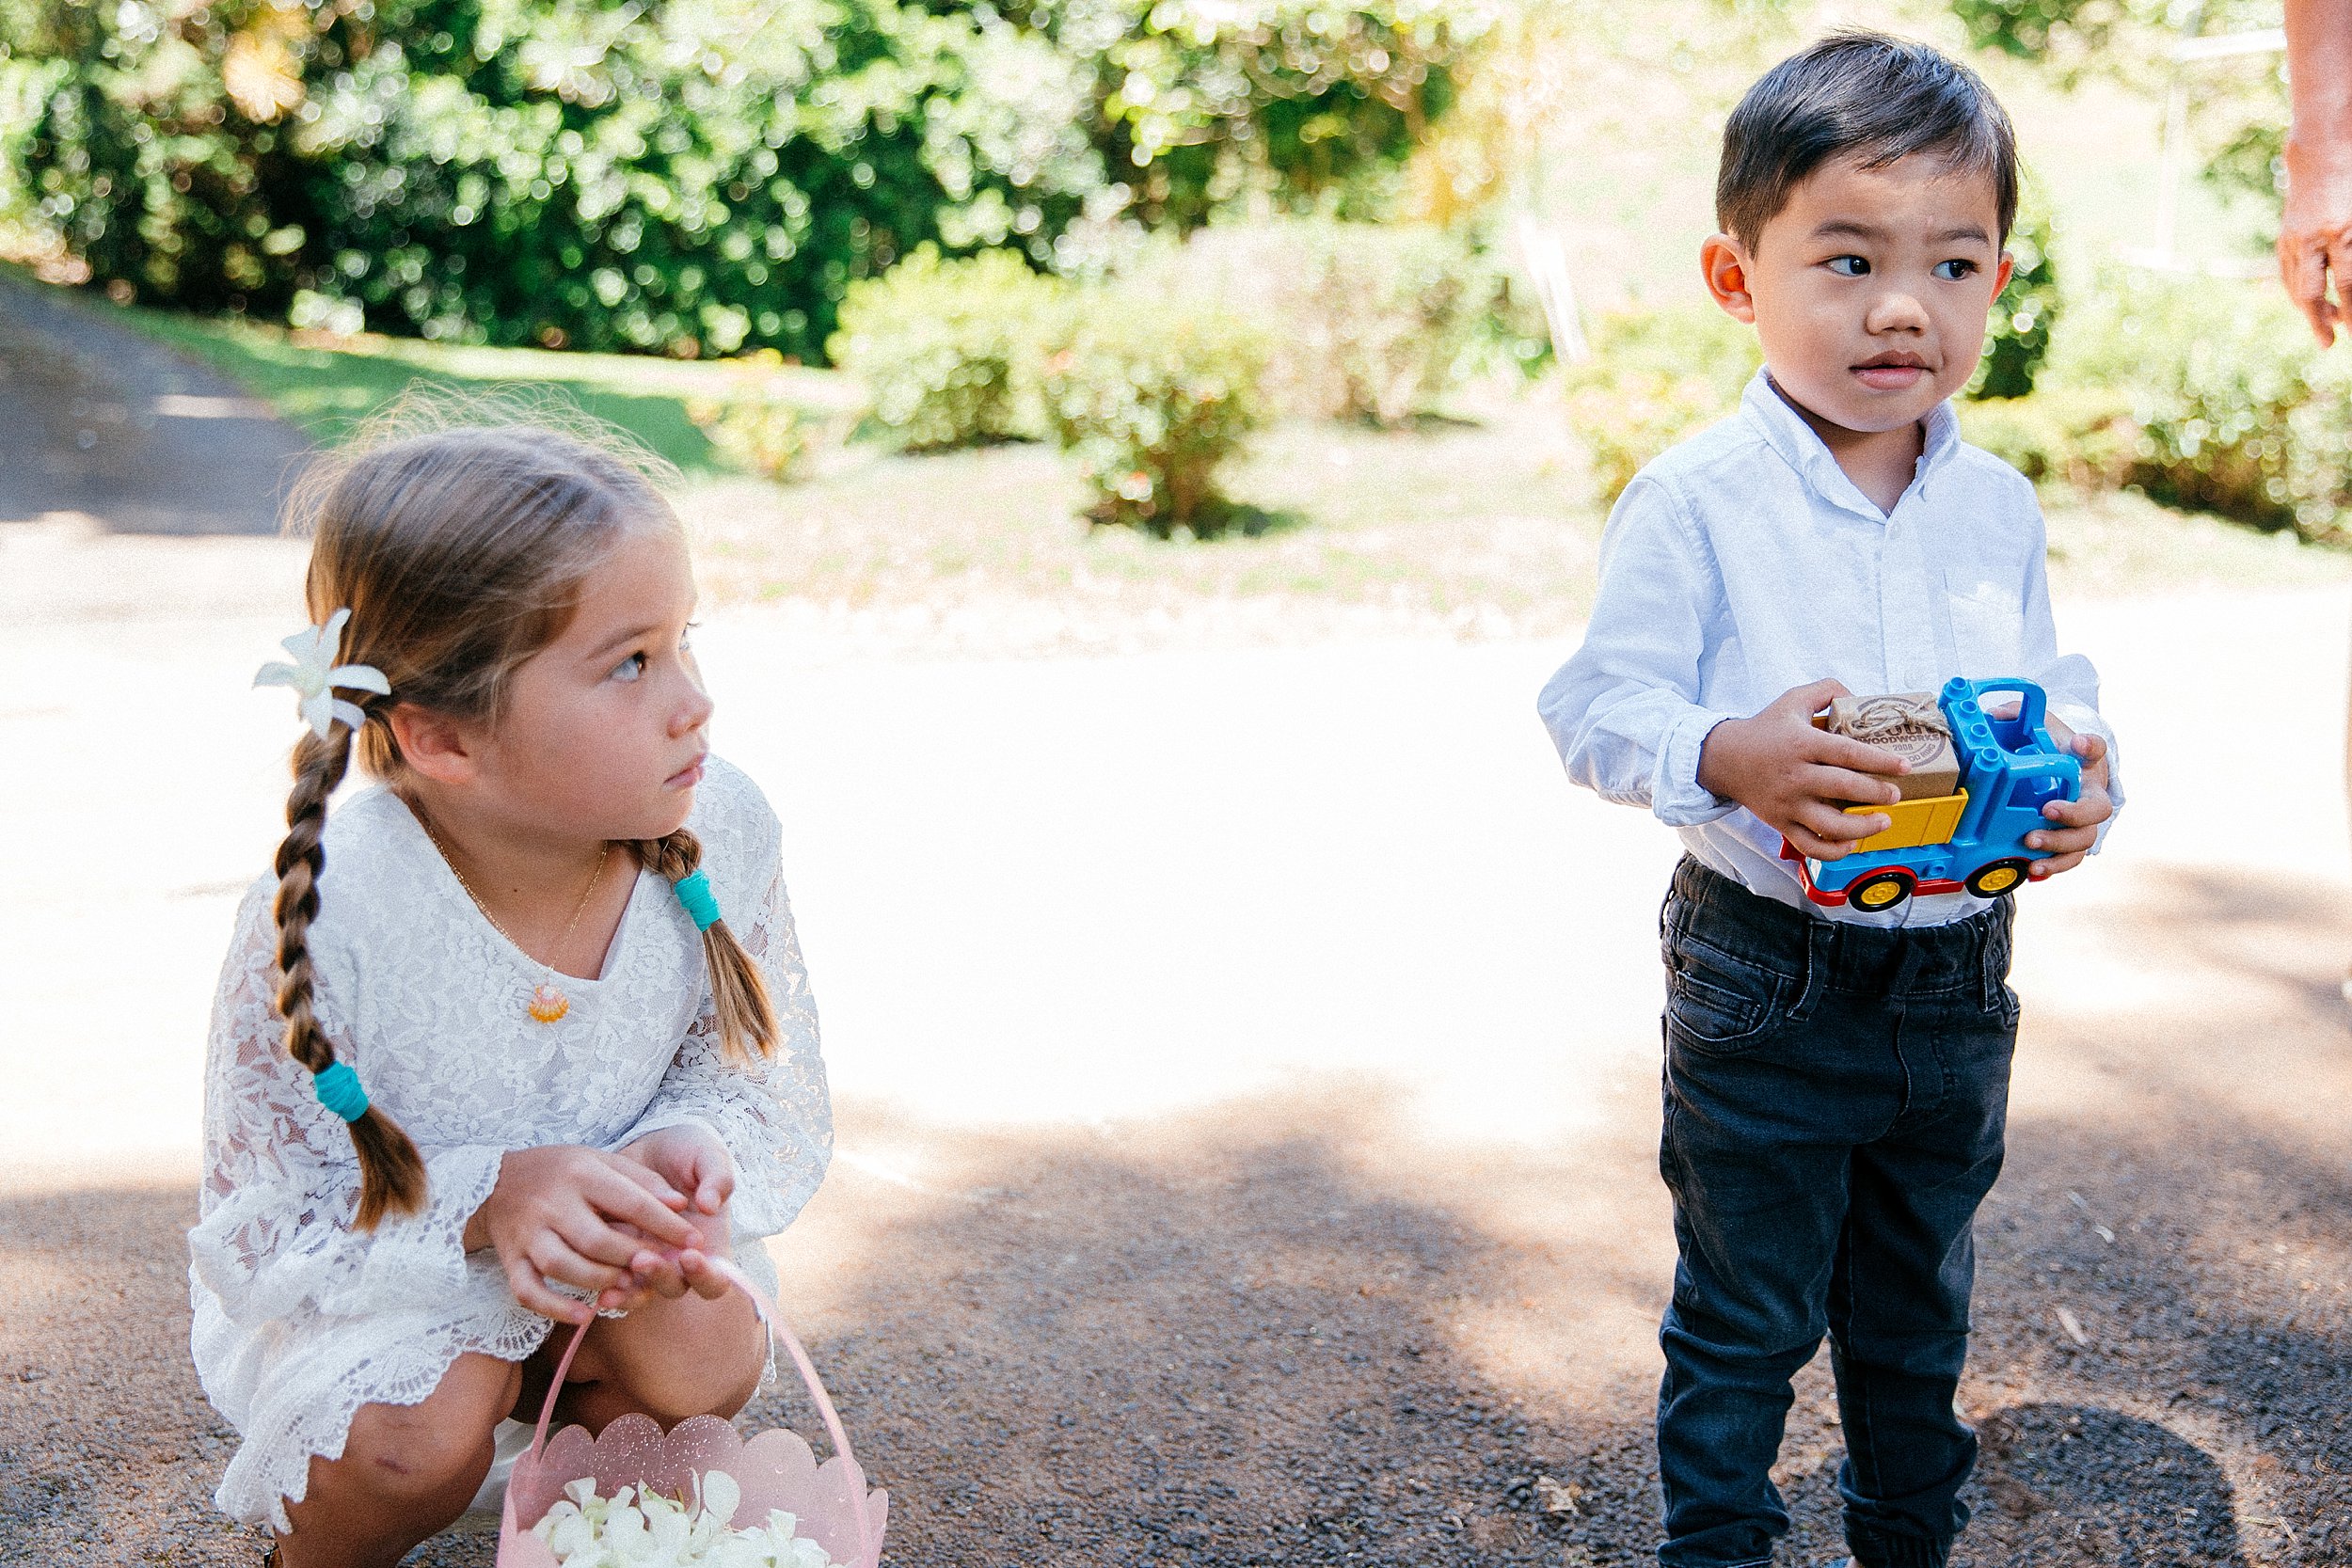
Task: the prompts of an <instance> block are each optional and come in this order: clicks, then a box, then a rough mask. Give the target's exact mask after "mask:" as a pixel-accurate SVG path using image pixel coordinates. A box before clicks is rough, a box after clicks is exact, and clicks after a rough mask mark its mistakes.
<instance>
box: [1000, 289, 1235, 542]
mask: <svg viewBox="0 0 2352 1568" xmlns="http://www.w3.org/2000/svg"><path fill="white" fill-rule="evenodd" d="M1264 373H1265V350H1264V346H1263V342H1262V341H1261V339H1260V337H1259V334H1258V332H1257V331H1256V330H1255V328H1254V327H1253V325H1252V324H1251V323H1249V322H1248V321H1247V320H1246V319H1244V318H1243V317H1241V316H1238V315H1236V314H1234V313H1232V311H1231V310H1229V309H1225V308H1224V307H1223V306H1221V305H1218V304H1216V303H1213V302H1211V301H1209V300H1206V299H1204V298H1201V297H1200V296H1199V295H1197V294H1183V293H1180V294H1174V295H1170V294H1166V293H1159V292H1157V291H1154V290H1150V289H1146V288H1143V287H1141V286H1139V285H1137V284H1134V283H1123V284H1121V283H1111V284H1102V285H1098V286H1096V287H1094V288H1091V289H1089V290H1087V291H1085V292H1084V293H1083V294H1081V295H1080V296H1079V297H1078V299H1077V300H1076V301H1075V302H1074V303H1073V308H1072V309H1070V310H1069V312H1068V313H1067V315H1066V317H1065V319H1064V323H1063V328H1062V331H1061V332H1060V333H1059V334H1058V335H1057V339H1056V341H1054V343H1053V345H1052V349H1051V352H1050V354H1049V355H1048V356H1047V358H1046V359H1045V362H1044V366H1043V377H1042V391H1043V396H1044V404H1045V415H1046V420H1047V423H1048V424H1049V426H1050V427H1051V428H1052V431H1053V434H1054V437H1055V439H1056V440H1057V441H1058V442H1060V443H1061V445H1062V447H1063V448H1064V449H1065V450H1066V451H1069V452H1071V453H1072V454H1073V456H1075V457H1076V458H1077V459H1078V462H1079V466H1080V467H1081V470H1082V471H1083V473H1084V475H1085V477H1086V482H1087V483H1088V485H1089V487H1090V488H1091V489H1092V491H1093V493H1094V497H1095V499H1094V504H1093V505H1092V506H1091V507H1090V508H1089V511H1088V516H1089V518H1091V519H1092V520H1093V521H1094V522H1097V523H1124V524H1127V525H1129V526H1131V527H1135V528H1141V529H1146V530H1149V531H1152V533H1155V534H1157V535H1159V536H1160V537H1161V538H1163V539H1165V538H1168V537H1169V536H1171V535H1172V534H1174V533H1175V531H1177V530H1178V529H1184V530H1187V531H1190V532H1191V533H1193V534H1195V535H1197V536H1201V537H1206V536H1208V535H1210V534H1214V533H1217V532H1219V531H1222V530H1223V529H1224V528H1225V526H1226V525H1227V524H1228V523H1230V522H1231V521H1232V517H1233V508H1232V504H1231V503H1230V502H1228V501H1227V500H1226V499H1225V498H1224V497H1223V496H1221V495H1220V494H1219V493H1218V491H1217V488H1216V468H1217V465H1218V464H1219V463H1221V462H1223V461H1224V460H1225V459H1226V458H1227V457H1228V456H1230V455H1231V454H1232V452H1233V451H1234V450H1235V449H1236V448H1237V447H1238V446H1239V445H1240V443H1241V440H1242V437H1243V436H1246V435H1247V434H1248V432H1249V431H1250V430H1251V429H1252V428H1253V427H1255V426H1256V425H1257V423H1258V422H1259V420H1260V418H1261V416H1262V413H1263V409H1262V405H1261V400H1260V396H1259V391H1258V388H1259V385H1260V381H1261V378H1262V377H1263V375H1264Z"/></svg>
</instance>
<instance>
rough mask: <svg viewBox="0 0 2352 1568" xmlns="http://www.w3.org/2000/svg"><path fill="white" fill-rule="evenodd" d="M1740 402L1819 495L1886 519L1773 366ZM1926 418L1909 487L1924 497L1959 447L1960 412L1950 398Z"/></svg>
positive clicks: (1769, 443) (1759, 374) (1767, 440)
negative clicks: (1791, 400)
mask: <svg viewBox="0 0 2352 1568" xmlns="http://www.w3.org/2000/svg"><path fill="white" fill-rule="evenodd" d="M1740 410H1741V412H1742V413H1744V414H1745V415H1746V416H1747V418H1748V419H1749V420H1750V421H1752V422H1753V423H1754V424H1755V425H1756V429H1757V431H1758V432H1759V433H1760V434H1761V435H1762V436H1763V437H1764V443H1765V445H1767V446H1769V447H1771V448H1772V451H1775V452H1777V453H1779V454H1780V457H1781V460H1782V461H1783V462H1786V463H1787V464H1788V466H1789V467H1791V468H1794V469H1795V470H1796V471H1797V473H1798V475H1799V476H1800V477H1801V478H1803V479H1804V482H1805V483H1807V484H1809V485H1811V486H1812V488H1813V493H1814V494H1815V495H1817V496H1819V497H1820V499H1823V500H1825V501H1828V502H1829V503H1830V504H1832V505H1833V506H1840V507H1843V508H1845V509H1846V510H1847V511H1849V512H1859V513H1860V514H1862V515H1864V516H1866V517H1867V518H1869V519H1870V520H1871V521H1872V522H1883V521H1884V520H1885V517H1886V514H1885V513H1883V512H1881V511H1880V510H1879V509H1878V506H1877V505H1876V503H1874V502H1873V501H1872V500H1871V499H1870V498H1869V497H1867V496H1866V495H1864V494H1863V493H1862V491H1861V489H1860V488H1859V487H1858V486H1856V485H1855V483H1854V482H1853V481H1852V480H1851V479H1849V478H1847V477H1846V470H1845V469H1843V468H1841V467H1838V466H1837V459H1836V458H1835V457H1833V456H1831V455H1830V450H1829V448H1828V447H1827V446H1825V445H1823V444H1822V441H1821V437H1820V436H1818V435H1817V434H1815V433H1814V429H1813V427H1812V426H1811V425H1809V424H1807V423H1805V422H1804V416H1803V415H1801V414H1799V413H1798V412H1797V411H1796V410H1795V409H1794V408H1791V407H1790V406H1788V400H1787V399H1786V398H1783V397H1782V396H1781V395H1780V393H1779V391H1778V390H1776V389H1775V388H1773V386H1772V372H1771V370H1770V369H1769V368H1759V369H1758V370H1757V371H1756V374H1755V376H1754V377H1753V378H1752V379H1750V381H1749V382H1748V386H1747V390H1746V391H1744V392H1742V393H1740ZM1922 422H1923V423H1924V424H1925V425H1926V426H1927V439H1926V440H1925V441H1924V442H1923V443H1922V450H1921V451H1920V453H1919V465H1918V467H1916V468H1915V469H1914V470H1913V473H1912V480H1911V486H1910V491H1908V492H1906V493H1916V494H1917V495H1919V496H1920V497H1921V498H1922V499H1925V497H1926V495H1927V487H1928V482H1929V480H1930V479H1931V477H1933V475H1934V473H1935V471H1936V470H1937V469H1938V468H1941V467H1943V466H1944V465H1945V464H1946V463H1947V462H1949V461H1950V460H1951V457H1952V454H1953V453H1954V452H1956V451H1959V450H1960V417H1959V416H1958V415H1956V414H1954V413H1953V412H1952V404H1951V400H1950V399H1949V398H1947V399H1945V400H1944V401H1943V402H1942V403H1939V404H1936V405H1935V406H1934V407H1933V408H1931V409H1929V410H1928V412H1927V417H1926V419H1925V420H1923V421H1922Z"/></svg>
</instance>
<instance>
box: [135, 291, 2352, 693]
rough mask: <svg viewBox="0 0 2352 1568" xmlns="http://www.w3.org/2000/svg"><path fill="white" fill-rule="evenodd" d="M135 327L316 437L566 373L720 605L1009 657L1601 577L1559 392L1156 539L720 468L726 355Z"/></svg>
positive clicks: (2129, 542)
mask: <svg viewBox="0 0 2352 1568" xmlns="http://www.w3.org/2000/svg"><path fill="white" fill-rule="evenodd" d="M128 319H130V320H131V321H132V322H133V323H134V324H135V325H138V326H139V327H140V328H142V329H143V330H146V331H148V332H151V333H152V334H153V335H155V336H156V337H158V338H161V339H163V340H165V341H168V342H171V343H173V344H176V345H178V346H179V347H181V348H183V349H184V350H186V351H188V352H191V353H194V354H197V355H199V356H202V357H204V358H206V359H207V360H209V361H210V362H212V363H213V364H214V365H215V366H217V367H218V368H219V369H221V370H222V371H223V372H226V373H227V374H229V375H230V376H231V377H232V378H234V379H236V380H238V381H240V382H242V383H243V384H245V385H246V387H247V388H250V389H251V390H252V391H253V392H254V393H255V394H256V395H258V396H261V397H263V398H266V399H268V400H269V401H270V402H272V403H274V404H276V405H277V406H278V408H280V409H281V410H282V411H283V412H284V413H285V414H286V415H287V417H288V418H289V419H291V420H294V422H295V423H297V424H299V425H301V426H303V427H304V428H305V429H307V430H309V431H310V433H311V434H313V435H314V436H318V437H319V438H321V439H323V440H327V441H332V440H333V439H335V438H336V437H337V436H339V435H340V434H341V433H342V432H343V431H345V430H347V429H348V428H349V426H350V425H351V423H352V422H353V421H354V420H358V419H359V418H363V417H364V416H365V415H366V414H367V413H369V412H370V411H371V410H373V409H374V408H376V407H378V406H380V405H381V404H384V403H385V402H386V401H387V400H389V399H390V398H392V397H394V396H396V395H397V394H398V393H400V392H401V391H402V390H403V389H405V388H407V387H408V386H409V385H410V384H411V383H413V382H417V381H424V382H428V383H431V384H434V385H439V386H452V387H457V388H515V387H517V386H520V387H526V388H540V387H545V388H556V389H558V390H559V391H560V392H561V393H562V394H564V396H567V397H568V398H570V399H571V400H572V401H574V402H576V403H577V404H580V406H581V407H582V408H584V409H586V410H587V411H589V412H591V413H593V414H596V415H598V416H600V417H602V418H605V419H609V420H613V421H614V422H616V423H619V424H621V425H623V426H625V427H626V428H628V429H629V430H631V431H633V432H635V433H636V434H637V435H638V436H640V437H641V438H643V439H644V440H645V441H646V442H647V443H648V444H649V445H651V446H653V447H654V448H655V449H656V450H657V451H661V452H662V453H663V454H664V455H665V456H667V457H669V458H670V459H671V460H672V461H674V462H675V463H677V464H678V465H679V467H681V468H682V469H683V470H684V471H685V474H686V483H685V486H684V488H683V491H682V493H681V494H680V496H679V497H678V501H679V510H680V512H681V514H682V515H684V516H685V517H686V518H687V520H688V524H689V526H690V528H691V530H692V531H693V533H694V535H695V540H696V553H697V558H698V561H699V562H700V568H701V572H702V575H703V577H704V578H705V580H706V583H707V587H708V589H709V591H710V592H711V593H712V594H713V596H714V597H715V598H717V599H719V600H722V601H733V602H746V601H748V602H770V603H784V604H787V605H789V606H791V607H793V608H794V609H795V610H797V612H799V613H802V614H810V615H815V616H818V617H820V618H822V619H824V620H826V621H828V622H830V623H832V624H834V626H837V627H838V626H848V627H850V628H863V629H864V630H865V631H867V632H871V633H874V634H876V635H878V636H880V637H882V639H884V640H886V641H892V642H898V643H911V644H914V645H919V646H924V647H952V648H961V649H963V650H966V651H989V652H1008V653H1021V652H1049V651H1055V650H1062V649H1070V648H1102V647H1133V646H1138V645H1150V644H1152V643H1157V642H1162V641H1198V640H1200V638H1202V637H1203V636H1207V637H1210V638H1213V639H1216V640H1220V641H1221V640H1227V639H1238V640H1243V641H1264V640H1266V639H1269V638H1272V639H1277V640H1280V641H1299V640H1311V639H1316V638H1323V637H1327V636H1332V635H1348V634H1356V633H1363V634H1379V635H1385V634H1391V633H1396V632H1420V633H1427V632H1439V633H1445V634H1451V635H1455V636H1461V637H1469V638H1491V637H1507V636H1515V635H1517V636H1551V635H1558V634H1561V633H1564V632H1566V631H1568V630H1570V629H1571V628H1573V627H1574V626H1576V625H1577V624H1578V623H1579V622H1580V621H1581V619H1582V617H1583V615H1584V614H1585V612H1586V610H1587V609H1588V608H1589V606H1590V604H1591V599H1592V594H1593V590H1594V586H1595V578H1596V568H1597V560H1598V546H1599V542H1600V534H1601V528H1602V524H1603V522H1604V515H1603V512H1602V509H1601V508H1600V506H1599V505H1598V503H1597V499H1596V498H1595V496H1594V493H1593V490H1592V486H1591V483H1590V481H1589V479H1588V477H1587V474H1586V471H1585V466H1584V462H1583V458H1582V455H1581V452H1580V451H1579V450H1578V449H1577V447H1576V445H1575V443H1574V441H1573V440H1572V438H1571V437H1570V436H1568V434H1567V432H1566V428H1565V421H1564V420H1562V419H1561V417H1560V415H1559V411H1558V400H1557V396H1556V394H1555V393H1554V392H1553V391H1552V390H1550V389H1549V388H1548V387H1541V386H1536V387H1528V386H1518V385H1512V386H1507V387H1488V388H1484V389H1481V390H1478V391H1475V392H1473V393H1471V394H1469V395H1467V396H1466V397H1465V398H1463V399H1462V400H1460V402H1459V403H1458V404H1457V405H1456V407H1455V408H1454V414H1455V415H1456V416H1457V417H1456V418H1454V419H1452V420H1434V421H1431V422H1429V423H1427V424H1426V425H1424V426H1422V428H1420V429H1417V430H1412V431H1404V432H1395V433H1381V432H1375V431H1368V430H1358V429H1344V428H1338V427H1333V426H1327V425H1283V426H1279V427H1277V428H1274V429H1272V430H1269V431H1266V432H1263V433H1262V434H1261V435H1260V436H1258V437H1257V438H1256V439H1255V440H1254V441H1253V442H1252V443H1251V444H1250V446H1249V448H1248V451H1247V452H1246V454H1245V455H1244V456H1243V457H1242V458H1241V459H1240V460H1239V461H1238V462H1236V463H1235V464H1234V465H1233V466H1232V469H1231V472H1230V476H1229V483H1228V488H1229V489H1230V490H1231V492H1232V495H1233V496H1234V497H1235V498H1236V499H1239V500H1241V501H1243V502H1245V503H1247V504H1248V505H1249V506H1251V507H1254V508H1256V509H1259V511H1260V512H1261V513H1263V515H1265V516H1266V517H1267V518H1268V519H1270V520H1269V522H1268V526H1266V527H1265V529H1264V530H1263V531H1262V532H1259V533H1257V534H1254V535H1248V536H1239V535H1237V536H1229V537H1226V538H1220V539H1214V540H1197V541H1196V540H1180V541H1176V542H1172V543H1164V542H1161V541H1157V540H1153V539H1151V538H1148V537H1145V536H1143V535H1140V534H1136V533H1133V532H1130V531H1125V530H1120V529H1090V528H1089V527H1088V526H1087V525H1086V524H1085V523H1084V522H1083V521H1081V520H1080V519H1079V518H1078V516H1077V513H1078V510H1079V507H1080V505H1081V500H1082V498H1081V494H1080V490H1079V486H1078V483H1077V482H1076V479H1075V477H1074V475H1073V472H1072V470H1071V468H1070V466H1069V465H1068V464H1067V463H1066V462H1065V461H1064V460H1063V459H1062V458H1061V457H1060V456H1059V455H1058V454H1057V453H1056V452H1055V451H1053V450H1051V449H1050V448H1045V447H1038V446H1023V445H1014V446H1005V447H997V448H993V449H988V450H984V451H966V452H956V453H949V454H946V455H943V456H923V457H913V456H906V455H902V454H899V453H896V452H893V451H889V450H887V449H886V448H884V447H882V446H880V445H877V444H874V443H870V442H865V441H851V442H847V443H836V444H834V445H833V446H831V447H830V448H828V449H827V450H825V451H823V452H822V453H821V454H820V455H819V457H818V461H817V462H816V463H815V465H814V472H813V477H811V478H809V479H807V480H805V481H803V482H802V483H794V484H774V483H768V482H766V481H763V480H758V479H753V478H749V477H746V476H743V475H740V474H735V473H731V472H729V471H728V470H727V469H726V468H725V467H723V465H722V464H721V463H720V462H719V461H718V458H717V454H716V453H715V452H714V451H712V450H711V448H710V446H709V444H708V443H707V441H705V440H704V438H703V436H702V433H701V432H700V431H699V430H697V429H696V428H695V427H694V425H693V424H692V422H691V420H688V419H687V417H686V413H685V404H686V403H687V401H688V400H690V399H691V398H694V397H697V396H703V395H709V394H711V393H713V392H719V393H723V392H724V391H725V390H726V389H727V388H728V387H729V386H730V385H731V384H732V380H733V378H734V377H735V376H737V375H739V374H740V373H741V372H740V371H739V369H737V368H734V367H730V366H729V365H727V364H725V363H723V362H705V363H684V362H679V361H675V360H662V359H651V358H634V357H627V356H610V355H575V354H558V353H548V352H544V351H539V350H524V349H485V348H450V347H443V346H439V345H435V344H429V343H421V342H411V341H395V340H384V339H364V340H360V341H356V342H355V341H335V340H326V341H322V340H319V339H317V338H314V337H310V336H307V335H296V334H292V333H288V332H285V331H282V330H276V329H272V328H267V327H262V326H254V325H242V324H230V323H215V322H200V321H194V320H190V319H188V318H185V317H181V316H173V315H168V314H165V313H162V312H157V311H146V310H140V311H133V312H129V313H128ZM780 373H782V374H784V375H785V376H787V378H788V380H787V387H788V388H789V390H788V393H787V395H789V396H792V397H793V398H794V399H795V400H796V401H802V402H803V403H804V405H805V406H807V407H808V408H810V409H811V410H813V411H817V412H818V413H820V414H822V415H823V416H826V417H829V418H832V419H834V421H835V424H836V428H837V429H842V430H846V429H847V428H848V426H849V424H850V421H851V420H853V419H854V418H855V411H856V407H857V392H856V389H855V388H854V387H853V386H852V385H851V384H850V382H849V381H848V380H847V378H845V377H842V376H839V375H836V374H834V373H833V372H822V371H807V370H795V371H788V372H780ZM2044 504H2045V506H2046V507H2047V509H2048V511H2049V514H2050V534H2051V570H2052V576H2053V578H2054V580H2055V582H2056V584H2057V586H2058V590H2059V591H2060V592H2061V593H2074V594H2086V593H2088V594H2143V593H2157V592H2169V591H2178V590H2185V589H2194V588H2219V589H2228V588H2261V587H2283V586H2290V585H2295V584H2302V583H2311V582H2318V581H2341V580H2347V579H2352V553H2348V552H2344V551H2340V550H2326V549H2317V548H2312V547H2310V546H2301V545H2298V544H2296V543H2295V542H2294V541H2293V540H2292V538H2291V537H2280V538H2274V537H2271V536H2266V535H2262V534H2257V533H2254V532H2251V531H2248V530H2245V529H2241V528H2238V527H2235V526H2233V525H2231V524H2228V523H2225V522H2221V521H2219V520H2217V519H2215V518H2211V517H2205V516H2200V515H2185V514H2180V513H2174V512H2169V511H2167V510H2165V509H2164V508H2161V507H2158V506H2155V505H2153V504H2151V503H2149V502H2147V501H2146V500H2144V499H2139V498H2137V497H2135V496H2130V495H2108V496H2096V497H2085V496H2079V495H2076V494H2074V492H2072V491H2068V490H2065V489H2063V488H2055V489H2053V490H2052V491H2050V492H2048V493H2047V494H2045V496H2044Z"/></svg>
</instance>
